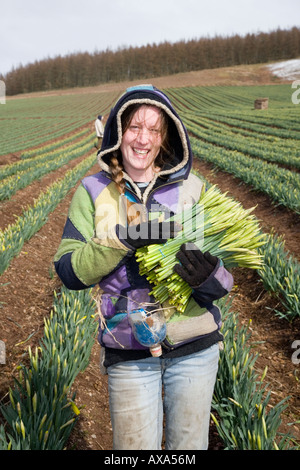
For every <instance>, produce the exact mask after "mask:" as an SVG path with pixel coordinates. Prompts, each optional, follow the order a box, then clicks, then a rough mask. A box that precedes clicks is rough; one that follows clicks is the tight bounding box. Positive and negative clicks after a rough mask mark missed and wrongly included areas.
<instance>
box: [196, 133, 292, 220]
mask: <svg viewBox="0 0 300 470" xmlns="http://www.w3.org/2000/svg"><path fill="white" fill-rule="evenodd" d="M191 143H192V146H193V151H194V154H195V156H196V157H197V158H200V159H203V160H205V161H208V162H211V163H213V164H214V165H215V166H216V167H218V168H219V169H222V170H224V171H227V172H228V173H231V174H233V175H234V176H236V177H237V178H239V179H240V180H242V181H243V182H245V183H246V184H249V185H251V186H252V187H253V188H254V189H257V190H259V191H261V192H263V193H265V194H267V195H268V196H269V197H270V198H271V200H272V201H274V203H275V204H276V203H277V204H281V205H283V206H285V207H287V208H289V209H291V210H292V211H294V212H296V213H297V214H299V213H300V191H299V189H300V177H299V174H298V173H294V172H292V171H289V170H287V169H284V168H279V167H278V166H277V165H275V164H270V163H267V162H264V161H261V160H259V159H254V158H251V157H248V156H246V155H244V154H242V153H241V152H237V151H232V150H226V149H224V148H222V147H216V146H215V145H213V144H209V143H207V142H204V141H199V140H198V139H196V138H195V137H191Z"/></svg>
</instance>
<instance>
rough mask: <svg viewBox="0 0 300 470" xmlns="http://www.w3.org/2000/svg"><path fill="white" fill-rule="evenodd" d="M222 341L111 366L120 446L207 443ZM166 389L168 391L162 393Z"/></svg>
mask: <svg viewBox="0 0 300 470" xmlns="http://www.w3.org/2000/svg"><path fill="white" fill-rule="evenodd" d="M218 359H219V347H218V344H215V345H213V346H212V347H210V348H208V349H205V350H204V351H200V352H198V353H194V354H191V355H188V356H183V357H179V358H173V359H161V358H156V357H150V358H147V359H142V360H138V361H128V362H122V363H118V364H116V365H114V366H111V367H108V369H107V372H108V386H109V405H110V413H111V421H112V427H113V447H114V449H115V450H146V449H148V450H160V449H161V445H162V437H163V413H165V449H168V450H179V449H180V450H189V449H192V450H205V449H207V447H208V432H209V422H210V409H211V400H212V395H213V390H214V385H215V380H216V374H217V369H218ZM162 391H163V393H162Z"/></svg>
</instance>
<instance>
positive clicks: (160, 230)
mask: <svg viewBox="0 0 300 470" xmlns="http://www.w3.org/2000/svg"><path fill="white" fill-rule="evenodd" d="M98 161H99V165H100V168H101V171H100V172H99V173H97V174H95V175H93V176H88V177H86V178H84V179H83V181H82V183H81V185H80V186H79V188H78V189H77V191H76V194H75V196H74V198H73V200H72V203H71V206H70V210H69V216H68V219H67V222H66V226H65V229H64V233H63V237H62V241H61V244H60V247H59V249H58V252H57V254H56V257H55V266H56V270H57V273H58V275H59V276H60V278H61V279H62V281H63V282H64V283H65V285H66V286H67V287H68V288H70V289H85V288H87V287H89V286H92V285H95V284H98V285H99V286H100V288H101V291H102V296H101V321H100V328H99V342H100V345H101V353H102V365H103V367H104V368H105V370H106V371H107V373H108V383H109V402H110V411H111V420H112V427H113V440H114V449H118V450H121V449H151V450H157V449H160V448H161V442H162V428H163V426H162V422H163V411H164V413H165V448H166V449H172V450H177V449H185V450H188V449H194V450H197V449H207V447H208V430H209V421H210V407H211V399H212V393H213V389H214V384H215V379H216V373H217V367H218V355H219V352H218V351H219V346H218V344H219V342H220V341H222V339H223V337H222V335H221V333H220V331H219V330H220V326H221V316H220V311H219V309H218V308H217V307H216V306H215V305H213V301H214V300H216V299H218V298H221V297H223V296H224V295H226V294H227V293H228V292H229V291H230V289H231V287H232V284H233V279H232V276H231V274H230V273H229V272H228V271H226V269H225V268H224V267H223V265H222V263H221V261H220V260H219V259H218V258H216V257H213V256H211V255H210V254H209V253H205V254H203V253H202V252H201V251H200V250H198V249H189V248H190V247H189V246H186V245H182V247H181V249H180V251H179V253H178V254H177V257H178V260H179V263H178V264H177V265H176V266H175V270H176V271H177V272H178V274H180V275H181V276H182V277H183V279H184V280H186V281H187V282H188V283H189V284H190V285H191V286H192V287H193V295H192V297H191V298H190V300H189V303H188V306H187V308H186V310H185V312H184V314H178V313H176V310H175V309H173V312H172V314H171V316H169V317H168V321H167V336H166V339H165V340H164V341H163V343H162V354H161V355H160V356H159V357H153V356H152V355H151V353H150V350H149V348H147V347H145V346H142V345H141V344H140V343H139V342H138V341H137V340H136V338H135V336H134V334H133V330H132V327H131V323H130V321H129V317H130V312H132V310H134V309H135V308H137V306H140V305H146V304H148V303H149V301H151V300H152V301H153V300H154V299H152V297H151V296H149V292H150V291H151V286H150V285H149V283H148V281H147V279H146V278H145V276H141V275H140V274H139V267H138V263H137V261H136V258H135V250H136V249H137V248H139V247H141V246H144V245H148V244H151V243H164V242H165V241H166V240H167V239H168V238H172V237H174V236H176V234H177V233H178V230H179V227H178V226H177V225H176V224H173V223H171V222H169V221H168V219H169V217H170V216H171V215H172V214H174V213H180V212H182V211H183V210H184V209H185V208H187V207H188V206H190V205H192V204H194V203H195V202H197V201H198V200H199V197H200V193H201V188H202V182H201V180H200V179H199V178H198V177H197V176H195V175H194V174H192V173H191V166H192V152H191V147H190V143H189V139H188V135H187V132H186V130H185V127H184V125H183V124H182V121H181V119H180V118H179V116H178V114H177V113H176V111H175V110H174V108H173V107H172V105H171V103H170V101H169V99H168V98H167V96H166V95H165V94H164V93H162V92H161V91H159V90H157V89H156V88H154V87H153V86H151V85H142V86H137V87H132V88H130V89H128V90H127V91H126V93H125V94H124V95H123V96H121V98H120V99H119V100H118V102H117V103H116V105H115V107H114V108H113V109H112V110H111V113H110V115H109V118H108V120H107V123H106V126H105V132H104V137H103V142H102V147H101V150H100V151H99V152H98ZM193 248H195V247H193ZM163 307H164V306H163ZM162 389H163V392H164V393H163V399H162Z"/></svg>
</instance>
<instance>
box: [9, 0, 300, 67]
mask: <svg viewBox="0 0 300 470" xmlns="http://www.w3.org/2000/svg"><path fill="white" fill-rule="evenodd" d="M292 26H300V1H299V0H149V1H148V0H48V1H44V0H9V1H8V0H0V73H3V74H5V73H7V72H8V71H10V70H11V69H12V67H18V66H19V65H20V64H22V65H26V64H28V63H30V62H34V61H35V60H41V59H44V58H47V57H55V56H57V55H62V56H63V55H66V54H70V53H73V52H85V51H88V52H91V53H93V52H95V51H96V50H98V51H102V50H105V49H107V48H110V49H112V50H116V49H117V48H118V47H124V46H133V47H135V46H143V45H147V44H154V43H156V44H159V43H161V42H163V41H169V42H176V41H180V40H189V39H194V38H196V39H199V38H201V37H203V36H206V37H207V36H210V37H214V36H215V35H217V34H218V35H221V36H231V35H233V34H240V35H244V34H247V33H257V32H259V31H263V32H270V31H272V30H274V29H277V28H278V27H279V28H282V29H285V28H290V27H292Z"/></svg>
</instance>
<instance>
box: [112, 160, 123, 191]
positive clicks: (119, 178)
mask: <svg viewBox="0 0 300 470" xmlns="http://www.w3.org/2000/svg"><path fill="white" fill-rule="evenodd" d="M109 169H110V173H111V179H112V180H113V181H114V182H115V183H116V186H117V188H118V191H119V193H120V194H124V193H125V180H124V175H123V166H122V165H121V164H120V162H119V159H118V154H117V152H114V153H113V154H112V156H111V159H110V163H109Z"/></svg>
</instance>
